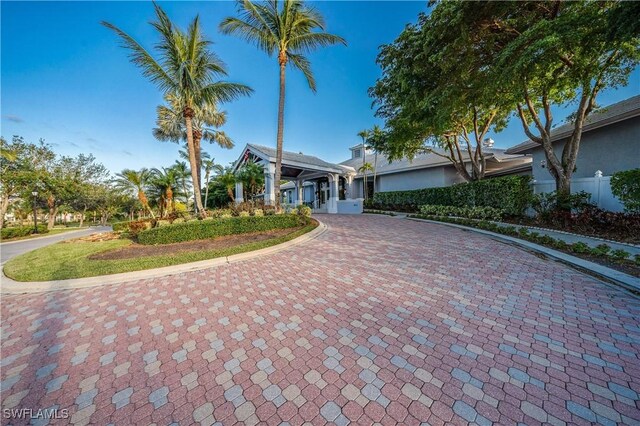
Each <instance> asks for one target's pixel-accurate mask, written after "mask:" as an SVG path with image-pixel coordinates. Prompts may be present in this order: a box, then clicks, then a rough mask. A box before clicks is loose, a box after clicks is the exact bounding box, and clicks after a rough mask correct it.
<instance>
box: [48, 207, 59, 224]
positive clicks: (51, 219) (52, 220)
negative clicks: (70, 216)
mask: <svg viewBox="0 0 640 426" xmlns="http://www.w3.org/2000/svg"><path fill="white" fill-rule="evenodd" d="M57 214H58V208H57V207H51V206H49V220H48V222H47V229H53V227H54V226H55V224H56V215H57Z"/></svg>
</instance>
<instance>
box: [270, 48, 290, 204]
mask: <svg viewBox="0 0 640 426" xmlns="http://www.w3.org/2000/svg"><path fill="white" fill-rule="evenodd" d="M278 62H279V63H280V95H279V98H278V135H277V138H276V173H275V182H273V190H274V191H273V192H274V196H275V197H276V207H280V179H281V178H282V139H283V137H284V97H285V90H284V89H285V67H286V66H287V54H286V52H284V51H281V52H280V55H279V56H278Z"/></svg>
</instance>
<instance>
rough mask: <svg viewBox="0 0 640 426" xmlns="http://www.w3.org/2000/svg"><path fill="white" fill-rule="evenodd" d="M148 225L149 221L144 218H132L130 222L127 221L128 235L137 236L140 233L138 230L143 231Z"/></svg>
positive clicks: (149, 224)
mask: <svg viewBox="0 0 640 426" xmlns="http://www.w3.org/2000/svg"><path fill="white" fill-rule="evenodd" d="M150 226H151V223H149V222H147V221H144V220H134V221H132V222H129V224H128V227H129V235H131V236H132V237H137V236H138V235H139V234H140V232H142V231H144V230H145V229H147V228H149V227H150Z"/></svg>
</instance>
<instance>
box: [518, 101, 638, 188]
mask: <svg viewBox="0 0 640 426" xmlns="http://www.w3.org/2000/svg"><path fill="white" fill-rule="evenodd" d="M572 131H573V125H571V124H564V125H562V126H559V127H558V128H556V129H555V130H553V131H552V132H551V140H552V142H553V146H554V151H555V152H556V155H557V156H558V157H560V156H561V155H562V149H563V147H564V144H565V143H566V141H567V140H568V138H569V137H570V136H571V132H572ZM506 153H507V154H526V155H528V156H530V157H531V159H532V174H533V179H534V180H536V181H544V180H549V179H552V177H551V174H550V173H549V170H548V169H547V160H546V158H545V155H544V151H543V150H542V147H541V146H540V145H538V144H537V143H535V142H532V141H531V140H526V141H524V142H522V143H520V144H518V145H516V146H513V147H511V148H509V149H507V150H506ZM639 167H640V95H638V96H634V97H632V98H629V99H625V100H624V101H622V102H618V103H615V104H612V105H609V106H608V107H605V108H603V109H602V110H600V111H598V112H595V113H593V114H592V115H591V116H590V117H588V118H587V120H586V124H585V126H584V128H583V133H582V140H581V141H580V150H579V151H578V159H577V161H576V170H575V172H574V173H573V177H574V178H591V177H594V176H595V174H596V172H597V171H600V172H602V175H603V176H611V175H612V174H613V173H615V172H617V171H622V170H630V169H635V168H639Z"/></svg>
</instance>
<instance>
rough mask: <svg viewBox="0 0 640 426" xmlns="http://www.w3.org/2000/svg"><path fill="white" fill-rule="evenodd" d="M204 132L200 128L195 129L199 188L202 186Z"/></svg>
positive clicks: (194, 140) (194, 142)
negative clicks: (202, 142)
mask: <svg viewBox="0 0 640 426" xmlns="http://www.w3.org/2000/svg"><path fill="white" fill-rule="evenodd" d="M201 141H202V132H201V131H200V130H194V131H193V146H194V148H195V150H196V164H197V166H198V170H197V172H198V188H202V151H201V150H202V145H201V143H200V142H201Z"/></svg>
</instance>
